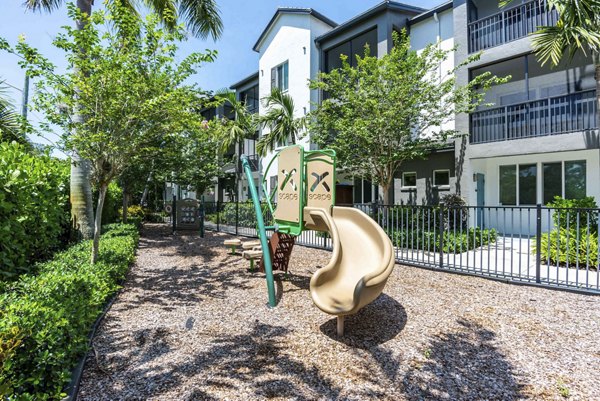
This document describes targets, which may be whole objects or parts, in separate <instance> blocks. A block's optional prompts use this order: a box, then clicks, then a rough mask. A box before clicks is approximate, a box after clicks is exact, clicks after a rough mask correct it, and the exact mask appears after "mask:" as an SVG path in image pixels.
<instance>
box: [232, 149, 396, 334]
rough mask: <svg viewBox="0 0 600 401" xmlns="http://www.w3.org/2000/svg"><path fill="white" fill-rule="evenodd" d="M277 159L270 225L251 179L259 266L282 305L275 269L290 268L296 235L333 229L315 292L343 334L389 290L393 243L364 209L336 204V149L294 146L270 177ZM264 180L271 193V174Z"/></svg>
mask: <svg viewBox="0 0 600 401" xmlns="http://www.w3.org/2000/svg"><path fill="white" fill-rule="evenodd" d="M275 161H277V187H276V188H272V191H271V193H270V194H269V196H267V197H266V206H267V207H268V208H269V210H270V211H271V213H272V215H273V217H274V225H273V226H268V227H267V226H265V223H264V216H263V211H262V206H261V203H260V199H259V197H258V194H257V190H256V188H255V187H254V185H250V192H251V195H252V201H253V204H254V209H255V212H256V218H257V226H258V236H259V240H260V244H261V250H262V259H261V261H260V264H259V268H260V269H261V271H264V273H265V276H266V281H267V290H268V294H269V306H270V307H275V306H276V299H275V286H274V280H273V270H280V271H284V272H287V265H288V262H289V258H290V255H291V251H292V247H293V245H294V238H295V237H296V236H298V235H300V234H301V233H302V231H303V230H315V231H322V232H327V233H329V235H330V236H331V238H332V245H333V252H332V257H331V260H330V261H329V263H328V264H327V266H325V267H323V268H321V269H319V270H318V271H317V272H316V273H315V274H314V275H313V277H312V278H311V281H310V293H311V296H312V299H313V302H314V303H315V305H316V306H317V307H318V308H319V309H321V310H322V311H323V312H325V313H329V314H331V315H335V316H336V317H337V331H338V335H343V332H344V316H347V315H352V314H355V313H356V312H358V310H360V309H361V308H362V307H363V306H365V305H367V304H368V303H370V302H372V301H373V300H375V299H376V298H377V297H378V296H379V295H380V294H381V292H382V291H383V287H384V286H385V283H386V281H387V279H388V277H389V275H390V274H391V272H392V270H393V268H394V264H395V260H394V253H393V248H392V243H391V241H390V239H389V238H388V236H387V234H386V233H385V232H384V231H383V229H382V228H381V227H380V226H379V225H378V224H377V223H376V222H375V221H373V220H372V219H371V218H370V217H369V216H368V215H366V214H365V213H363V212H362V211H360V210H358V209H354V208H348V207H337V206H335V185H336V155H335V152H334V151H332V150H315V151H305V150H304V148H302V147H301V146H297V145H295V146H288V147H286V148H284V149H282V150H281V151H280V152H279V153H277V155H275V157H274V158H273V159H272V160H271V162H270V163H269V164H268V166H267V168H266V171H265V174H264V176H263V177H268V174H267V173H268V171H269V170H270V169H271V167H272V166H273V165H274V162H275ZM242 166H243V167H244V171H245V173H246V176H247V177H248V181H249V182H253V179H252V172H251V169H250V165H249V163H248V160H247V159H246V158H245V157H242ZM261 185H262V186H263V190H264V193H268V191H267V188H266V178H263V181H262V183H261ZM275 196H276V197H277V203H276V207H274V205H273V203H274V202H273V201H274V197H275ZM271 230H272V231H274V233H273V235H272V236H271V238H270V239H269V238H268V237H267V231H271Z"/></svg>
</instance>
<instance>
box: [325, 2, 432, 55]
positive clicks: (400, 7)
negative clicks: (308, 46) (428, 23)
mask: <svg viewBox="0 0 600 401" xmlns="http://www.w3.org/2000/svg"><path fill="white" fill-rule="evenodd" d="M386 10H394V11H403V12H406V13H411V14H415V15H417V14H420V13H423V12H426V11H427V10H426V9H424V8H421V7H415V6H411V5H410V4H404V3H398V2H396V1H391V0H384V1H383V2H381V3H379V4H377V5H376V6H375V7H372V8H370V9H368V10H367V11H365V12H364V13H362V14H358V15H357V16H356V17H354V18H351V19H349V20H348V21H346V22H344V23H343V24H341V25H338V26H337V27H336V28H334V29H332V30H331V31H329V32H327V33H325V34H323V35H321V36H319V37H318V38H316V39H315V42H316V43H317V44H319V43H321V42H322V41H323V40H325V39H327V38H330V37H332V36H335V35H337V34H339V33H341V32H344V31H346V30H347V29H350V28H352V26H353V25H355V24H359V23H361V22H362V21H364V20H366V19H368V18H371V17H372V16H373V15H376V14H379V13H380V12H382V11H386Z"/></svg>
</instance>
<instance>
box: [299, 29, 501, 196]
mask: <svg viewBox="0 0 600 401" xmlns="http://www.w3.org/2000/svg"><path fill="white" fill-rule="evenodd" d="M393 40H394V47H393V48H392V49H391V51H390V52H389V53H388V54H386V55H384V56H383V57H381V58H377V57H373V56H370V55H369V49H368V47H367V48H366V50H365V55H364V57H361V56H357V57H356V59H357V65H356V67H351V66H350V64H349V63H348V61H347V57H346V56H345V55H342V62H343V65H342V67H341V68H340V69H336V70H333V71H331V72H330V73H321V74H320V75H319V77H318V79H317V80H314V81H312V82H311V84H310V86H311V88H312V89H320V90H323V91H324V92H326V93H327V98H326V99H325V100H324V101H323V102H322V103H321V105H320V106H319V107H318V108H317V109H316V110H315V111H313V112H312V113H311V135H312V140H313V141H314V142H316V143H317V144H318V145H319V146H321V147H329V148H332V149H334V150H335V151H336V152H337V155H338V160H339V163H340V166H341V167H343V168H346V169H347V171H351V172H352V173H353V174H355V175H357V176H362V177H369V178H370V179H371V180H372V181H373V182H375V183H377V184H378V185H379V186H380V187H381V190H382V192H383V201H384V202H385V203H388V202H389V190H390V187H391V185H392V184H393V180H394V176H395V174H396V172H397V171H398V169H399V168H400V166H401V165H402V163H403V162H404V161H405V160H412V159H417V158H423V157H425V156H426V155H427V154H428V153H429V152H430V151H431V150H432V149H434V148H436V147H439V146H443V145H444V144H446V141H447V140H448V138H451V137H454V136H457V135H458V134H459V133H458V132H457V131H455V130H454V128H453V124H451V122H452V121H453V119H454V116H455V115H456V114H457V113H465V112H467V113H468V112H470V111H472V110H474V109H475V107H476V106H477V105H478V104H480V103H481V101H482V100H483V93H482V90H483V91H485V90H486V89H487V88H489V86H490V85H492V84H495V83H499V82H500V81H501V80H500V79H498V78H496V77H492V76H491V74H490V73H486V74H483V75H481V76H479V77H477V78H475V80H473V81H472V82H470V83H469V84H467V85H465V86H462V87H461V86H457V84H456V79H455V74H454V73H455V71H456V69H458V68H461V67H463V66H465V65H466V64H468V63H470V62H472V61H473V60H474V59H476V58H477V56H472V57H469V58H468V59H467V60H465V61H464V62H463V63H460V64H459V65H458V66H457V67H456V68H454V69H452V70H451V71H448V72H447V73H445V74H443V75H442V76H440V70H439V66H440V63H441V62H442V61H444V60H446V59H447V58H448V56H449V54H450V53H452V52H453V51H454V49H452V50H443V49H441V48H440V47H439V46H437V45H434V44H432V45H429V46H427V47H426V48H425V49H423V50H422V51H421V52H419V53H417V52H416V51H414V50H411V48H410V40H409V37H408V35H407V34H406V32H404V31H403V32H402V33H401V34H397V33H394V37H393Z"/></svg>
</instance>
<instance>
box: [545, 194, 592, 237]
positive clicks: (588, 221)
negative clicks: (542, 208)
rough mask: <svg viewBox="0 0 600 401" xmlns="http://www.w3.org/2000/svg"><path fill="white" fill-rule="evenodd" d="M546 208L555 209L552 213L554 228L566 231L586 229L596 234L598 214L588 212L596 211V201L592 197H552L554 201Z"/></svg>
mask: <svg viewBox="0 0 600 401" xmlns="http://www.w3.org/2000/svg"><path fill="white" fill-rule="evenodd" d="M547 206H548V207H552V208H556V209H555V210H553V212H552V222H553V223H554V226H555V227H559V228H564V229H565V230H566V229H569V230H571V229H573V230H577V228H579V229H584V230H585V229H586V228H587V227H588V226H589V227H590V231H592V232H594V233H597V232H598V212H597V211H590V210H589V209H596V208H598V205H596V200H595V199H594V197H593V196H587V197H585V198H583V199H564V198H561V197H560V196H556V197H554V201H552V202H550V203H548V205H547Z"/></svg>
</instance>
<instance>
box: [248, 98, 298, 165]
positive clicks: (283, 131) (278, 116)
mask: <svg viewBox="0 0 600 401" xmlns="http://www.w3.org/2000/svg"><path fill="white" fill-rule="evenodd" d="M262 101H263V104H264V105H265V107H267V108H268V110H267V113H266V114H264V115H262V116H260V124H261V125H262V126H263V127H266V128H268V129H269V131H268V132H267V133H266V134H264V135H263V137H262V138H260V140H259V141H258V143H257V144H256V151H257V152H258V154H259V155H261V156H263V157H264V156H266V155H267V153H268V152H270V151H273V149H275V148H276V147H277V146H278V144H284V143H286V142H287V141H288V140H290V141H291V142H292V144H295V143H296V139H297V138H298V137H299V136H300V134H301V133H302V131H303V130H304V129H305V128H306V118H305V117H298V118H296V117H294V109H295V105H294V99H293V98H292V97H291V96H290V95H289V94H287V93H283V92H282V91H281V90H280V89H278V88H274V89H273V90H272V91H271V94H270V95H269V96H267V97H265V98H264V99H262Z"/></svg>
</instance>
